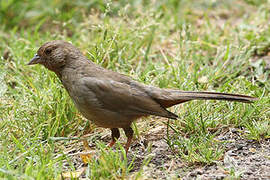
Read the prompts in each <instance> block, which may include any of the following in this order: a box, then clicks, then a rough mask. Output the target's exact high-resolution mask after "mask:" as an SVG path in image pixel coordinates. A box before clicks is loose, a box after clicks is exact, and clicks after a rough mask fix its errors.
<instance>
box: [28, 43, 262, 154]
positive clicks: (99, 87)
mask: <svg viewBox="0 0 270 180" xmlns="http://www.w3.org/2000/svg"><path fill="white" fill-rule="evenodd" d="M34 64H41V65H43V66H45V67H46V68H47V69H48V70H50V71H53V72H54V73H55V74H56V75H57V76H58V78H59V79H60V80H61V82H62V84H63V86H64V88H65V89H66V91H67V93H68V94H69V96H70V98H71V99H72V101H73V102H74V104H75V106H76V108H77V109H78V110H79V111H80V113H81V114H82V115H83V116H84V117H85V118H86V119H88V120H90V121H92V122H94V123H95V124H96V125H97V126H100V127H103V128H109V129H110V130H111V141H110V143H109V144H108V146H109V147H112V146H113V145H114V144H115V143H116V141H117V140H118V138H119V137H120V132H119V129H120V128H122V129H123V130H124V133H125V135H126V136H127V141H126V144H125V151H126V153H128V150H129V147H130V145H131V143H132V138H133V134H134V132H133V130H132V128H131V124H132V122H134V121H135V120H137V119H139V118H141V117H146V116H150V115H153V116H160V117H165V118H169V119H177V118H178V115H176V114H175V113H172V112H170V111H169V110H167V108H169V107H172V106H174V105H177V104H181V103H184V102H188V101H191V100H226V101H238V102H242V103H251V102H254V101H255V100H257V98H256V97H251V96H247V95H241V94H229V93H220V92H208V91H202V92H197V91H182V90H178V89H168V88H159V87H155V86H151V85H146V84H144V83H141V82H138V81H136V80H134V79H132V78H131V77H129V76H127V75H124V74H120V73H118V72H115V71H112V70H108V69H106V68H103V67H101V66H99V65H97V64H95V63H94V62H92V61H91V60H89V59H88V58H87V57H86V56H84V55H83V53H82V52H81V51H80V50H79V49H78V48H76V47H75V46H74V45H72V44H71V43H69V42H66V41H63V40H53V41H49V42H46V43H44V44H43V45H42V46H41V47H40V48H39V49H38V51H37V53H36V54H35V55H34V57H33V58H32V59H31V60H30V62H29V63H28V65H34Z"/></svg>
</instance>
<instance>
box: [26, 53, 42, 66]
mask: <svg viewBox="0 0 270 180" xmlns="http://www.w3.org/2000/svg"><path fill="white" fill-rule="evenodd" d="M41 61H42V60H41V58H40V57H39V55H37V54H35V56H34V57H33V58H32V59H31V61H30V62H29V63H28V64H27V65H32V64H39V63H40V62H41Z"/></svg>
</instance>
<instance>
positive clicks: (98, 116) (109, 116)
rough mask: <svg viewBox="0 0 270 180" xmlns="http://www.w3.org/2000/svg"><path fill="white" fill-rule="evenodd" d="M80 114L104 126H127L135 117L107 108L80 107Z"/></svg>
mask: <svg viewBox="0 0 270 180" xmlns="http://www.w3.org/2000/svg"><path fill="white" fill-rule="evenodd" d="M80 112H81V113H82V115H83V116H84V117H85V118H86V119H88V120H90V121H92V122H94V123H95V124H96V125H97V126H100V127H104V128H125V127H129V126H130V125H131V123H132V121H134V120H135V119H136V118H134V117H126V116H123V115H121V114H119V113H116V112H112V111H108V110H104V109H102V110H99V109H91V110H90V109H89V108H88V109H86V110H84V109H80Z"/></svg>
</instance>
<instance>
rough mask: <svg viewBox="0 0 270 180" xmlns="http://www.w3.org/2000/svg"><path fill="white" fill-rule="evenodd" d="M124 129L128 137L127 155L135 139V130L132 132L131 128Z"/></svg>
mask: <svg viewBox="0 0 270 180" xmlns="http://www.w3.org/2000/svg"><path fill="white" fill-rule="evenodd" d="M123 129H124V132H125V134H126V136H127V143H126V146H125V150H126V154H127V153H128V149H129V146H130V144H131V141H132V138H133V130H132V128H131V127H128V128H123Z"/></svg>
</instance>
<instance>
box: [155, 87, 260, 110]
mask: <svg viewBox="0 0 270 180" xmlns="http://www.w3.org/2000/svg"><path fill="white" fill-rule="evenodd" d="M154 94H156V93H154ZM156 95H157V94H156ZM155 99H156V100H157V101H158V102H159V103H160V104H161V105H162V106H163V107H165V108H167V107H171V106H173V105H176V104H180V103H183V102H187V101H190V100H196V99H198V100H225V101H238V102H243V103H252V102H253V101H256V100H258V98H256V97H251V96H246V95H241V94H229V93H218V92H194V91H178V90H167V89H165V90H164V91H163V93H160V94H159V95H157V96H156V97H155Z"/></svg>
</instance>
